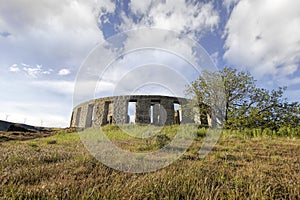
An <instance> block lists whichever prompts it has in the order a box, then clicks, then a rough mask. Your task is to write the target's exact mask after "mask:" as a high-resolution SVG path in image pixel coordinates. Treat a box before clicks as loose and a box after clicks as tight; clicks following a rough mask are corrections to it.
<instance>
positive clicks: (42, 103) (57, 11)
mask: <svg viewBox="0 0 300 200" xmlns="http://www.w3.org/2000/svg"><path fill="white" fill-rule="evenodd" d="M299 22H300V1H298V0H224V1H220V0H211V1H208V0H206V1H192V0H186V1H184V0H164V1H158V0H149V1H141V0H132V1H100V0H99V1H97V0H43V1H26V2H24V1H21V0H0V91H1V98H0V104H1V107H0V120H5V119H7V120H9V121H15V122H26V123H29V124H33V125H41V124H42V125H43V126H60V127H62V126H68V124H69V120H70V115H71V111H72V107H73V104H72V97H73V90H74V82H75V79H76V76H77V72H78V70H79V68H80V66H81V64H82V62H83V61H84V59H85V58H86V57H87V55H88V54H89V52H90V51H91V50H92V49H93V48H94V47H95V45H96V44H99V43H102V42H104V41H105V40H107V39H108V38H110V37H112V36H113V35H115V34H118V33H121V32H123V31H128V30H131V29H138V28H145V27H148V28H159V29H165V30H171V31H176V32H178V33H180V34H181V35H183V36H186V37H189V38H191V39H194V40H196V41H197V42H198V43H199V44H201V45H202V46H203V47H204V48H205V50H206V51H207V52H208V54H209V55H210V56H211V57H212V59H213V61H214V62H215V63H216V65H217V67H218V68H220V69H221V68H223V67H224V66H229V67H234V68H237V69H241V70H248V71H249V72H251V73H252V75H253V76H254V77H255V79H256V80H257V83H258V85H259V86H260V87H265V88H268V89H273V88H277V87H278V86H287V87H288V90H287V92H286V97H287V98H288V99H289V100H290V101H299V94H300V23H299ZM153 38H155V37H153ZM136 42H139V41H138V40H136ZM150 42H151V41H150ZM127 45H128V44H127ZM120 47H122V48H126V45H125V46H122V45H120ZM129 60H130V59H129ZM123 62H124V61H123ZM120 71H122V70H117V71H115V72H113V74H114V76H116V77H120V76H121V74H120V73H121V72H120ZM114 86H115V82H114V81H113V80H110V81H107V82H106V84H105V85H104V86H103V88H102V90H101V91H100V93H99V96H101V95H102V96H105V95H107V94H108V93H107V91H109V90H111V89H112V88H114ZM101 92H102V93H101Z"/></svg>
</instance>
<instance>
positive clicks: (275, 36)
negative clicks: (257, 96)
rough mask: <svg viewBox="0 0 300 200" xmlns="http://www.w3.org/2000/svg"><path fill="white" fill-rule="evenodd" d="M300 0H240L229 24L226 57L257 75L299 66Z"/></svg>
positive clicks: (275, 73)
mask: <svg viewBox="0 0 300 200" xmlns="http://www.w3.org/2000/svg"><path fill="white" fill-rule="evenodd" d="M299 21H300V1H298V0H286V1H282V0H265V1H261V0H241V1H240V2H239V3H238V4H237V5H236V6H235V8H234V9H233V11H232V13H231V16H230V19H229V20H228V22H227V25H226V41H225V49H226V52H225V54H224V58H225V59H226V60H227V61H228V62H229V63H231V64H233V65H237V66H239V67H243V68H247V69H248V70H250V71H251V72H253V73H254V75H255V76H257V77H259V76H263V75H268V74H269V75H272V76H274V77H282V76H288V75H292V74H294V73H295V72H296V71H297V70H299V62H300V53H299V52H300V26H299Z"/></svg>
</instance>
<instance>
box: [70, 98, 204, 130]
mask: <svg viewBox="0 0 300 200" xmlns="http://www.w3.org/2000/svg"><path fill="white" fill-rule="evenodd" d="M189 102H190V100H189V99H186V98H180V97H170V96H161V95H130V96H129V95H128V96H113V97H104V98H97V99H93V100H90V101H87V102H84V103H81V104H79V105H77V106H76V107H75V108H74V109H73V112H72V117H71V123H70V126H71V127H80V128H89V127H99V126H104V125H107V124H128V123H139V124H153V125H156V126H163V125H172V124H180V123H199V124H207V125H209V124H210V116H209V115H207V117H205V118H206V119H203V118H202V120H200V117H197V116H196V115H195V116H194V117H191V115H190V112H189V111H191V109H189V108H188V106H187V105H188V103H189ZM130 112H131V113H130ZM129 114H132V115H131V116H130V115H129Z"/></svg>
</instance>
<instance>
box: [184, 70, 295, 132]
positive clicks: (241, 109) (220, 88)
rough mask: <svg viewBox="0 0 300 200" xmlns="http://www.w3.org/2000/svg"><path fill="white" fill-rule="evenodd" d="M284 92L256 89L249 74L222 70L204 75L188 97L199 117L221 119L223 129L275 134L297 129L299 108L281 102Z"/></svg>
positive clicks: (194, 85) (282, 88)
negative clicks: (267, 130)
mask: <svg viewBox="0 0 300 200" xmlns="http://www.w3.org/2000/svg"><path fill="white" fill-rule="evenodd" d="M285 90H286V87H279V88H278V89H277V90H272V91H268V90H267V89H264V88H258V87H257V86H256V85H255V80H254V78H253V77H252V76H251V75H250V73H249V72H239V71H237V70H236V69H231V68H224V69H223V70H220V71H218V72H207V71H205V72H203V74H202V75H201V76H200V77H199V78H198V79H197V80H196V81H194V82H193V83H192V84H191V86H190V87H189V88H188V89H187V93H188V94H189V95H192V97H193V99H194V101H193V102H194V105H193V106H194V107H197V108H198V111H199V113H202V115H201V117H202V118H204V117H205V116H206V114H208V113H209V114H211V115H213V116H212V118H216V117H219V118H221V117H220V116H222V115H223V116H224V124H223V125H224V128H231V129H244V128H253V127H262V128H267V127H268V128H271V129H273V130H274V129H275V130H278V129H279V128H280V127H281V126H284V125H285V126H287V125H288V126H293V127H296V126H299V125H300V111H299V110H300V109H299V108H300V105H299V103H297V102H292V103H290V102H288V101H287V99H286V98H283V94H284V91H285ZM222 94H223V96H222ZM221 101H224V102H221ZM212 108H213V109H212Z"/></svg>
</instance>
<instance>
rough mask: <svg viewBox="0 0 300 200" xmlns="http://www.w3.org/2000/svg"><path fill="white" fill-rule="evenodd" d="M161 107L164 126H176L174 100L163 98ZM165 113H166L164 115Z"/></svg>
mask: <svg viewBox="0 0 300 200" xmlns="http://www.w3.org/2000/svg"><path fill="white" fill-rule="evenodd" d="M160 105H161V106H162V107H163V108H161V109H160V110H161V115H160V117H161V119H162V122H164V121H165V123H164V125H171V124H174V102H173V99H165V98H162V99H161V102H160ZM163 111H165V113H162V112H163ZM161 125H162V124H161Z"/></svg>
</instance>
